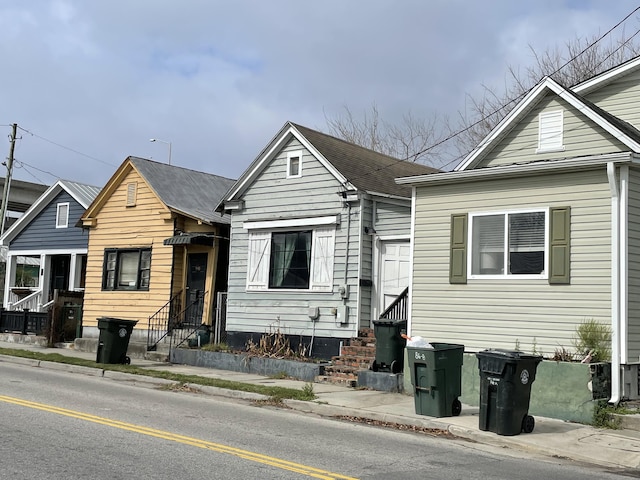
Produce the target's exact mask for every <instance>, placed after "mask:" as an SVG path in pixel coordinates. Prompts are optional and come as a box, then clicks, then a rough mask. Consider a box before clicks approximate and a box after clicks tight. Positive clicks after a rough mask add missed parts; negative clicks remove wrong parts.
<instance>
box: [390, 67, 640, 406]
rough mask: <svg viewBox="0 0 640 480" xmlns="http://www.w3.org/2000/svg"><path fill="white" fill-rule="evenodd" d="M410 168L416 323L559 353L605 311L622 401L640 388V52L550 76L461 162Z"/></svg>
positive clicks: (615, 388) (412, 323) (616, 391)
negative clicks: (630, 377) (602, 68)
mask: <svg viewBox="0 0 640 480" xmlns="http://www.w3.org/2000/svg"><path fill="white" fill-rule="evenodd" d="M396 181H397V182H398V184H400V185H405V186H410V187H412V188H413V201H414V209H413V235H412V245H411V256H412V272H411V286H410V299H411V307H410V315H409V317H410V318H409V330H410V333H411V334H412V335H420V336H423V337H425V338H426V339H427V340H431V341H438V342H452V343H460V344H464V345H465V347H466V350H467V351H469V352H477V351H479V350H483V349H486V348H505V349H510V350H513V349H514V348H516V346H518V347H519V348H520V349H521V350H524V351H528V352H533V351H535V352H537V353H542V354H543V355H544V356H545V357H546V358H551V357H553V355H554V353H555V352H556V351H561V350H562V349H567V350H573V343H574V338H575V336H576V328H577V327H578V326H580V325H581V324H582V323H583V322H585V321H590V320H595V321H597V322H601V323H603V324H606V325H608V326H610V327H611V330H612V333H613V335H612V341H611V353H612V355H611V356H612V358H611V361H612V398H611V401H612V402H617V401H618V400H619V399H620V398H623V397H625V396H626V397H628V396H629V392H630V391H631V390H633V391H636V392H637V385H635V386H634V387H633V388H632V387H630V385H629V384H628V382H627V381H626V380H625V372H629V371H635V370H633V369H634V368H635V369H637V364H638V362H639V361H640V58H637V59H634V60H632V61H629V62H627V63H625V64H622V65H620V66H619V67H616V68H614V69H612V70H610V71H607V72H605V73H603V74H600V75H598V76H596V77H594V78H592V79H591V80H589V81H586V82H584V83H581V84H579V85H576V86H574V87H571V88H567V87H564V86H561V85H559V84H558V83H557V82H555V81H553V80H552V79H550V78H545V79H543V80H542V81H541V82H540V83H539V84H538V85H537V86H536V87H535V88H533V89H532V90H531V91H530V92H529V93H528V95H527V96H526V97H525V98H524V99H523V100H522V101H521V102H520V103H519V104H518V105H517V106H516V107H515V108H514V109H513V110H512V111H511V113H510V114H509V115H508V116H507V117H506V118H505V119H504V120H503V121H502V122H501V123H500V124H499V125H498V126H497V127H496V128H495V129H494V130H493V131H492V132H490V134H489V135H488V136H487V137H486V138H485V139H484V140H483V141H482V142H481V143H480V144H479V145H478V146H477V147H476V149H475V150H474V151H473V152H471V153H470V154H469V155H468V156H467V157H466V158H465V159H464V160H463V161H462V162H461V163H460V164H459V165H458V166H457V167H456V168H455V170H454V171H452V172H447V173H438V174H434V175H424V176H407V177H403V178H398V179H397V180H396ZM630 369H632V370H630ZM634 381H635V382H637V375H636V376H635V380H634Z"/></svg>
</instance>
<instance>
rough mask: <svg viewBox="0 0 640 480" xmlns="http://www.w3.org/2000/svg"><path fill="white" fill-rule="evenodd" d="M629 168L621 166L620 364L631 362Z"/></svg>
mask: <svg viewBox="0 0 640 480" xmlns="http://www.w3.org/2000/svg"><path fill="white" fill-rule="evenodd" d="M628 220H629V167H628V166H627V165H622V166H620V261H619V269H618V271H619V272H620V275H619V277H618V278H619V279H620V280H619V288H620V363H621V364H622V365H626V364H627V363H628V362H629V342H628V341H627V340H628V335H629V301H628V300H629V255H628V252H629V222H628Z"/></svg>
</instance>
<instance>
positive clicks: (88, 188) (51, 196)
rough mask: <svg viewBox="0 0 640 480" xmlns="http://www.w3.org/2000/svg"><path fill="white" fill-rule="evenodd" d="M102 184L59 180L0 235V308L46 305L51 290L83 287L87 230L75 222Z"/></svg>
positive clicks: (14, 308) (34, 307)
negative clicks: (2, 265)
mask: <svg viewBox="0 0 640 480" xmlns="http://www.w3.org/2000/svg"><path fill="white" fill-rule="evenodd" d="M100 190H101V188H100V187H95V186H92V185H85V184H82V183H77V182H71V181H67V180H59V181H57V182H56V183H55V184H54V185H52V186H51V187H49V188H48V189H47V190H46V191H45V192H44V193H43V194H42V195H41V196H40V198H39V199H38V200H36V202H35V203H34V204H33V205H32V206H31V207H30V208H29V209H28V210H27V211H26V212H25V213H24V215H22V217H20V218H19V219H18V220H17V221H16V222H15V223H14V224H13V225H12V226H11V227H10V228H9V229H8V230H7V231H6V232H5V233H4V234H3V235H2V236H1V237H0V246H2V247H4V248H6V249H7V267H6V273H5V275H6V276H5V287H4V302H3V306H4V308H6V309H8V310H22V309H25V308H28V309H29V310H31V311H38V312H41V311H46V309H47V307H48V306H49V304H50V303H51V301H52V299H53V293H54V290H56V289H58V290H75V291H82V290H83V288H84V282H85V272H86V265H87V245H88V240H89V235H88V233H87V232H86V231H84V230H83V229H82V228H79V227H77V226H76V224H77V222H78V221H79V220H80V217H81V215H82V214H83V213H84V211H85V210H86V209H87V207H88V206H89V204H90V203H91V202H92V201H93V199H94V198H95V197H96V195H97V194H98V193H99V192H100Z"/></svg>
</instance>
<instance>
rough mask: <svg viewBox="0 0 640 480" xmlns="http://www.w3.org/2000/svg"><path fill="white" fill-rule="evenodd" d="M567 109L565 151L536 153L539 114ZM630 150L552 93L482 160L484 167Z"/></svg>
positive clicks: (564, 121) (564, 123) (565, 117)
mask: <svg viewBox="0 0 640 480" xmlns="http://www.w3.org/2000/svg"><path fill="white" fill-rule="evenodd" d="M559 109H562V110H563V112H564V120H563V125H564V133H563V143H564V147H565V149H564V151H555V152H545V153H536V149H537V148H538V115H539V114H540V112H543V111H555V110H559ZM626 150H628V148H627V147H625V146H624V145H623V144H622V142H620V141H618V140H616V139H615V138H613V137H612V136H611V135H610V134H608V133H605V131H604V130H603V129H602V127H600V126H598V125H597V124H596V123H595V122H593V121H592V120H590V119H588V118H587V117H586V116H584V115H583V114H581V113H579V112H578V111H577V110H576V109H575V108H573V107H572V106H571V105H569V104H568V103H566V102H565V101H564V100H562V99H559V98H556V97H553V96H551V95H548V96H547V97H546V98H545V99H543V100H542V101H541V102H540V103H539V104H538V105H536V106H535V107H534V108H533V110H532V111H531V112H529V113H528V114H527V115H526V117H525V118H523V119H522V120H521V121H520V122H518V124H517V125H516V126H515V128H514V129H513V130H511V131H510V132H509V133H508V134H507V135H506V136H505V138H504V139H503V140H502V141H501V142H500V143H499V144H498V145H497V146H496V147H495V148H494V149H492V151H491V152H490V153H489V154H488V155H487V156H486V157H485V158H484V159H483V160H482V162H481V165H482V166H496V165H510V164H514V163H523V162H532V161H539V160H551V159H557V158H567V157H579V156H584V155H597V154H603V153H612V152H619V151H626Z"/></svg>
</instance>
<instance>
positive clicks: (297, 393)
mask: <svg viewBox="0 0 640 480" xmlns="http://www.w3.org/2000/svg"><path fill="white" fill-rule="evenodd" d="M0 355H9V356H12V357H22V358H30V359H33V360H40V361H45V362H57V363H66V364H68V365H79V366H83V367H91V368H101V369H102V370H109V371H115V372H124V373H130V374H133V375H144V376H146V377H153V378H162V379H165V380H172V381H174V382H178V383H180V384H181V385H183V384H185V383H193V384H197V385H203V386H208V387H218V388H226V389H228V390H238V391H241V392H251V393H260V394H262V395H266V396H268V397H272V398H274V399H276V400H285V399H293V400H306V401H309V400H313V399H314V398H315V394H314V393H313V386H311V388H309V386H308V384H307V385H305V386H304V388H303V389H302V390H298V389H296V388H285V387H273V386H266V385H254V384H252V383H242V382H234V381H231V380H224V379H219V378H208V377H201V376H199V375H184V374H180V373H173V372H170V371H167V370H155V369H146V368H141V367H137V366H134V365H120V364H103V363H96V362H93V361H91V360H86V359H83V358H76V357H68V356H65V355H61V354H59V353H40V352H34V351H30V350H19V349H15V350H14V349H11V348H0Z"/></svg>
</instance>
